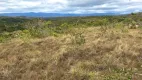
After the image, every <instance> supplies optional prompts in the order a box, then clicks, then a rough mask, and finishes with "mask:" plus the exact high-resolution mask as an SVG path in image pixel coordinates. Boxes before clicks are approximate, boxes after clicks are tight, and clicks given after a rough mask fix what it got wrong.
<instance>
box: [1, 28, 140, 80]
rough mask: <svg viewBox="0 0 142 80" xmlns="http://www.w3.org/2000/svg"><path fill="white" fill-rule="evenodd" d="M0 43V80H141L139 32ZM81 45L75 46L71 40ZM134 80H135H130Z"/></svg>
mask: <svg viewBox="0 0 142 80" xmlns="http://www.w3.org/2000/svg"><path fill="white" fill-rule="evenodd" d="M74 32H75V33H81V35H83V36H84V37H80V38H79V39H78V38H77V40H76V38H75V37H74V36H75V35H76V34H74V33H71V34H68V35H66V34H65V35H62V36H59V37H47V38H44V39H35V40H31V41H30V42H28V43H26V42H25V41H22V40H16V39H13V40H12V41H10V42H8V43H1V44H0V80H141V78H142V76H141V75H142V31H141V30H138V29H135V30H128V32H124V31H122V30H116V29H109V30H106V31H101V30H100V29H99V28H93V27H89V28H82V29H75V30H74ZM82 38H83V39H84V40H85V42H83V43H81V45H80V44H77V43H76V42H75V41H81V40H82ZM134 78H135V79H134Z"/></svg>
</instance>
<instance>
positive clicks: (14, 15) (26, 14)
mask: <svg viewBox="0 0 142 80" xmlns="http://www.w3.org/2000/svg"><path fill="white" fill-rule="evenodd" d="M104 15H120V14H118V13H93V14H69V13H67V14H64V13H33V12H30V13H1V14H0V16H10V17H17V16H25V17H74V16H104Z"/></svg>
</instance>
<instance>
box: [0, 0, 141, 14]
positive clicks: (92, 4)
mask: <svg viewBox="0 0 142 80" xmlns="http://www.w3.org/2000/svg"><path fill="white" fill-rule="evenodd" d="M25 12H46V13H76V14H77V13H78V14H90V13H121V14H125V13H131V12H142V0H0V13H25Z"/></svg>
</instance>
